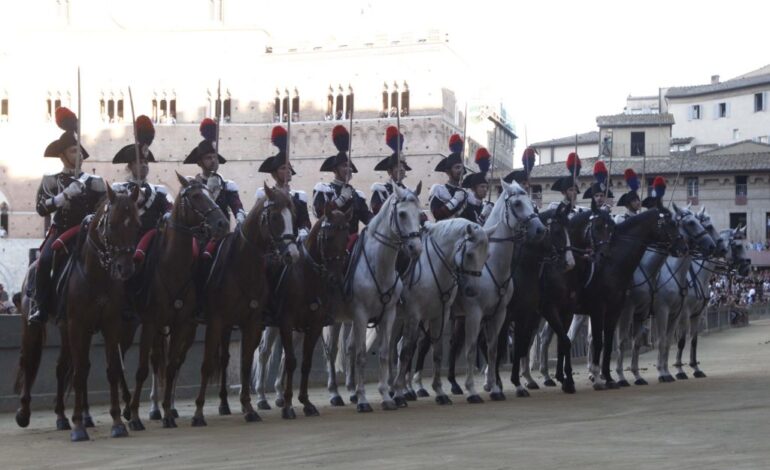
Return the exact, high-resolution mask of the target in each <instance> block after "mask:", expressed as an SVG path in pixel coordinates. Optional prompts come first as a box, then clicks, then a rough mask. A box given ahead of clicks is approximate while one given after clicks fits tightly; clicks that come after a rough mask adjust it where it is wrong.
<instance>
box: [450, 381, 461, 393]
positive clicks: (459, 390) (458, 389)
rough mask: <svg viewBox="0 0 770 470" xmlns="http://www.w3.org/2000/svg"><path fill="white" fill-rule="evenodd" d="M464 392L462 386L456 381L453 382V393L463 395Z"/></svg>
mask: <svg viewBox="0 0 770 470" xmlns="http://www.w3.org/2000/svg"><path fill="white" fill-rule="evenodd" d="M462 394H463V389H462V388H460V386H459V385H457V384H456V383H453V384H452V395H462Z"/></svg>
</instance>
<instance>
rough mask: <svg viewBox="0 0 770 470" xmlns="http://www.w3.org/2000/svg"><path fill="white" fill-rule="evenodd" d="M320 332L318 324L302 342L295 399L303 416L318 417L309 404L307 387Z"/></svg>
mask: <svg viewBox="0 0 770 470" xmlns="http://www.w3.org/2000/svg"><path fill="white" fill-rule="evenodd" d="M321 330H322V327H321V325H320V322H319V323H318V324H317V325H314V326H312V327H311V328H310V330H309V331H307V332H306V333H305V338H304V340H303V342H302V378H301V379H300V382H299V396H297V399H298V400H299V402H300V403H302V404H303V405H304V407H303V409H302V411H303V412H304V413H305V416H318V409H317V408H316V407H315V405H313V403H311V401H310V397H309V395H308V392H307V387H308V380H309V377H310V369H311V367H312V366H313V351H314V350H315V345H316V343H317V342H318V338H319V337H320V336H321Z"/></svg>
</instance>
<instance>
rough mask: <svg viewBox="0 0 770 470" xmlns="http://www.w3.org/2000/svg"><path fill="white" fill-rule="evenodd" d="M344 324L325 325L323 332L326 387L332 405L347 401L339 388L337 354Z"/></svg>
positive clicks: (341, 404) (339, 404) (340, 404)
mask: <svg viewBox="0 0 770 470" xmlns="http://www.w3.org/2000/svg"><path fill="white" fill-rule="evenodd" d="M341 329H342V325H341V324H340V323H335V324H333V325H331V326H327V327H325V330H324V333H323V342H324V347H325V349H326V368H327V373H328V378H327V384H326V389H327V390H328V391H329V397H330V400H329V401H330V402H331V404H332V406H344V405H345V402H344V401H343V400H342V397H341V396H340V393H339V390H338V388H337V368H336V362H337V354H338V352H339V351H338V345H339V339H340V330H341Z"/></svg>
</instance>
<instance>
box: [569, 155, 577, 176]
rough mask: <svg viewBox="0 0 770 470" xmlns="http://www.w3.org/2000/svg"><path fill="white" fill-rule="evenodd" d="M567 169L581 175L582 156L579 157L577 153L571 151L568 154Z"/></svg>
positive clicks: (571, 172)
mask: <svg viewBox="0 0 770 470" xmlns="http://www.w3.org/2000/svg"><path fill="white" fill-rule="evenodd" d="M567 170H569V172H570V174H574V175H575V176H579V175H580V157H578V154H577V153H575V152H570V154H569V155H568V156H567Z"/></svg>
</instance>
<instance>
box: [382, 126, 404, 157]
mask: <svg viewBox="0 0 770 470" xmlns="http://www.w3.org/2000/svg"><path fill="white" fill-rule="evenodd" d="M399 137H400V138H399ZM399 142H400V143H401V148H400V150H403V148H404V134H400V133H399V132H398V129H397V128H396V126H388V128H387V129H385V144H387V146H388V147H390V148H391V150H393V151H394V152H397V151H398V150H396V149H397V148H398V144H399Z"/></svg>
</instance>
